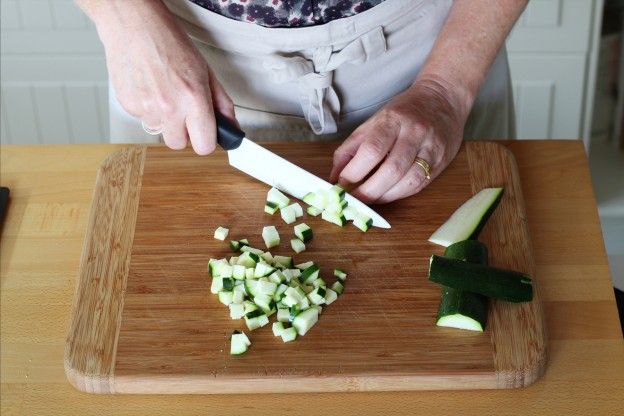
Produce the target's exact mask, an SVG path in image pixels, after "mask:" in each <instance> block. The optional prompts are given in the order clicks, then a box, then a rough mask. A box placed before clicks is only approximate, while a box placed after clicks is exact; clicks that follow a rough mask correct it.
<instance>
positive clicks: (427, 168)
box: [414, 157, 431, 179]
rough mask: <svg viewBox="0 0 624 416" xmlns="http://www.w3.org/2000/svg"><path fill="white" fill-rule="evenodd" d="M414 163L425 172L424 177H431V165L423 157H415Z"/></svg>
mask: <svg viewBox="0 0 624 416" xmlns="http://www.w3.org/2000/svg"><path fill="white" fill-rule="evenodd" d="M414 164H416V165H418V166H420V167H421V168H422V170H423V171H424V172H425V178H427V179H431V165H429V162H427V161H426V160H425V159H422V158H420V157H417V158H416V160H414Z"/></svg>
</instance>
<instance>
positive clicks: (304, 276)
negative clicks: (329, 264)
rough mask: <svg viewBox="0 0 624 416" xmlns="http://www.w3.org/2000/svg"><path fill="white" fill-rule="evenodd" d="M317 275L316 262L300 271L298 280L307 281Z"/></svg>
mask: <svg viewBox="0 0 624 416" xmlns="http://www.w3.org/2000/svg"><path fill="white" fill-rule="evenodd" d="M318 275H319V266H318V265H317V264H312V265H311V266H310V267H308V268H307V269H305V270H303V271H302V272H301V276H299V280H301V281H302V282H303V283H309V282H312V281H314V280H316V278H317V277H318Z"/></svg>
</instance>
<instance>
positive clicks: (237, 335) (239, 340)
mask: <svg viewBox="0 0 624 416" xmlns="http://www.w3.org/2000/svg"><path fill="white" fill-rule="evenodd" d="M250 345H251V341H249V338H247V335H245V333H244V332H241V331H234V332H232V336H231V337H230V355H241V354H244V353H245V352H247V348H248V347H249V346H250Z"/></svg>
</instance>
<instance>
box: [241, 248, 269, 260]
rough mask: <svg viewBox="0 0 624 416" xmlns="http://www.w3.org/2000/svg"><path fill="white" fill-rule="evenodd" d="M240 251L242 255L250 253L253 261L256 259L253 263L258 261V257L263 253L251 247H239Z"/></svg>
mask: <svg viewBox="0 0 624 416" xmlns="http://www.w3.org/2000/svg"><path fill="white" fill-rule="evenodd" d="M240 251H241V252H242V253H251V254H253V255H254V256H255V257H254V259H255V258H256V257H257V259H256V260H255V261H258V260H259V259H260V256H261V255H262V254H263V253H264V251H262V250H260V249H258V248H253V247H251V246H247V245H245V246H241V248H240Z"/></svg>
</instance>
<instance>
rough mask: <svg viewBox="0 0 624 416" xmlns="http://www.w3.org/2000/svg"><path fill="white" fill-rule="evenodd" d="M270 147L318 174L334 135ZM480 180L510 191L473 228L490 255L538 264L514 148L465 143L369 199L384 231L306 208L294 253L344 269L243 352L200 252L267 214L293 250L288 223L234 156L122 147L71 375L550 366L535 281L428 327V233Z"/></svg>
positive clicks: (360, 373) (91, 266) (470, 385)
mask: <svg viewBox="0 0 624 416" xmlns="http://www.w3.org/2000/svg"><path fill="white" fill-rule="evenodd" d="M267 146H268V147H269V148H270V149H272V150H273V151H275V152H277V153H278V154H280V155H283V156H285V157H286V158H288V159H290V160H292V161H293V162H295V163H297V164H299V165H300V166H302V167H304V168H306V169H308V170H309V171H311V172H313V173H315V174H317V175H320V176H325V177H326V176H327V174H328V172H329V169H330V164H331V155H332V152H333V149H334V147H333V145H327V144H319V143H316V144H312V143H311V144H301V143H296V144H295V143H281V144H273V145H267ZM488 186H504V187H505V194H504V196H503V199H502V201H501V203H500V205H499V207H498V208H497V209H496V211H495V213H494V215H493V216H492V217H491V219H490V221H489V222H488V224H487V225H486V227H485V229H484V230H483V233H482V235H481V240H482V241H484V242H485V243H486V244H487V246H488V247H489V249H490V263H491V264H492V265H494V266H499V267H507V268H512V269H516V270H520V271H523V272H527V273H530V274H531V275H534V263H533V257H532V253H531V246H530V239H529V236H528V231H527V224H526V216H525V209H524V202H523V197H522V192H521V188H520V183H519V178H518V173H517V170H516V163H515V160H514V158H513V155H512V154H511V153H510V152H509V151H507V150H506V149H505V148H504V147H502V146H500V145H498V144H494V143H487V142H477V143H467V144H466V145H465V146H464V147H463V148H462V150H461V151H460V153H459V155H458V156H457V158H456V159H455V161H454V162H453V163H452V165H451V166H450V167H449V168H448V169H447V170H446V171H445V172H444V173H443V175H441V176H440V177H439V178H438V179H436V180H435V181H434V183H432V184H431V186H429V187H427V188H426V189H425V190H424V191H422V192H421V193H420V194H418V195H417V196H414V197H412V198H408V199H406V200H402V201H398V202H395V203H392V204H389V205H385V206H379V207H377V208H378V212H379V213H380V214H381V215H383V216H384V217H385V218H386V219H388V220H389V222H390V223H391V224H392V228H391V229H390V230H384V229H378V228H373V229H371V230H370V231H369V232H368V233H362V232H360V231H359V230H357V229H356V228H355V227H353V226H351V225H349V226H346V227H344V228H340V227H337V226H335V225H332V224H329V223H326V222H325V221H322V220H321V219H320V218H314V217H310V216H306V217H305V218H304V221H305V222H306V223H308V224H309V225H310V226H311V227H312V228H313V230H314V240H313V241H312V242H310V243H309V244H308V245H307V247H308V249H307V251H305V252H303V253H301V254H299V255H296V256H295V260H296V261H297V262H304V261H308V260H314V261H316V262H318V263H320V265H321V272H322V275H323V276H331V271H332V270H333V268H335V267H339V268H342V269H344V270H346V271H347V272H348V274H349V277H348V279H347V284H346V290H345V293H344V294H343V295H342V296H341V297H340V298H339V299H338V300H337V301H336V302H335V303H333V304H332V305H330V306H327V307H326V308H324V309H323V313H322V315H321V316H320V319H319V322H318V324H317V325H316V326H314V328H313V329H312V330H311V331H310V332H309V333H308V334H307V335H306V336H305V337H302V338H300V339H298V340H297V341H296V342H292V343H287V344H284V343H282V341H281V339H280V338H276V337H274V336H273V334H272V332H271V328H270V326H266V327H264V328H260V329H258V330H255V331H253V332H251V333H250V338H251V340H252V346H251V347H250V349H249V351H248V352H247V353H246V354H245V355H243V356H236V357H233V356H230V355H229V335H230V334H231V332H232V331H233V330H234V329H245V330H246V328H245V325H244V322H243V321H242V320H239V321H233V320H231V319H230V318H229V312H228V309H227V307H225V306H223V305H222V304H221V303H219V301H218V299H217V298H216V296H214V295H212V294H211V293H210V291H209V288H210V278H209V276H208V274H207V272H206V265H207V262H208V259H209V258H211V257H215V258H222V257H226V256H227V257H230V256H231V255H232V253H231V252H230V251H229V248H228V246H227V244H226V243H223V242H221V241H218V240H215V239H213V232H214V230H215V228H216V227H217V226H225V227H228V228H229V229H230V235H229V237H230V238H236V239H240V238H244V237H247V238H248V239H249V240H250V242H251V243H252V245H254V246H256V247H262V246H263V244H262V239H261V236H260V233H261V230H262V227H263V226H264V225H267V224H273V225H276V226H277V228H278V230H279V232H280V234H281V235H282V241H283V242H282V244H281V246H280V247H279V248H278V249H273V250H271V251H272V252H274V253H277V254H283V255H292V254H293V253H292V250H291V249H290V246H289V244H288V241H289V238H288V236H290V235H291V234H292V225H290V226H289V225H286V224H285V223H284V222H283V221H282V220H281V218H280V216H279V215H278V214H276V215H274V216H270V215H268V214H264V213H263V205H264V201H265V198H266V192H267V190H268V186H266V185H265V184H263V183H260V182H258V181H256V180H254V179H252V178H250V177H247V176H246V175H244V174H242V173H241V172H239V171H237V170H235V169H233V168H230V167H229V165H228V164H227V157H226V154H225V152H223V151H217V153H216V154H215V155H213V156H210V157H198V156H195V155H194V154H193V153H192V152H191V151H182V152H173V151H170V150H168V149H166V148H163V147H130V148H126V149H123V150H121V151H119V152H117V153H115V154H113V155H112V156H111V157H110V158H109V159H108V160H106V162H105V163H104V164H103V166H102V167H101V169H100V171H99V174H98V178H97V183H96V186H95V192H94V196H93V207H92V211H91V217H90V220H89V226H88V229H87V233H86V237H85V243H84V249H83V253H82V259H81V264H80V270H79V274H78V282H77V289H76V297H75V301H74V308H73V313H72V317H71V324H70V329H69V335H68V338H67V347H66V354H65V370H66V373H67V377H68V379H69V381H70V382H71V383H72V384H73V385H74V386H75V387H76V388H78V389H80V390H83V391H87V392H93V393H159V394H162V393H251V392H310V391H328V392H331V391H364V390H432V389H477V388H490V389H494V388H514V387H522V386H526V385H529V384H531V383H532V382H534V381H535V380H536V379H537V378H538V377H539V376H540V375H541V374H542V372H543V369H544V366H545V364H546V335H545V328H544V320H543V316H542V308H541V305H540V301H539V291H537V290H536V293H535V299H534V300H533V301H532V302H531V303H525V304H509V303H504V302H493V303H492V307H491V309H490V315H489V322H488V327H487V330H486V331H485V332H484V333H473V332H468V331H461V330H456V329H449V328H438V327H436V326H435V317H436V312H437V307H438V302H439V298H440V287H439V286H437V285H435V284H433V283H430V282H429V281H428V280H427V267H428V259H429V256H430V255H431V254H432V253H436V254H442V252H443V248H442V247H439V246H436V245H433V244H431V243H428V242H427V238H428V237H429V235H430V234H431V233H432V232H433V231H434V230H435V229H436V228H437V227H438V226H439V225H440V224H442V223H443V222H444V221H445V220H446V219H447V218H448V217H449V215H450V214H451V213H452V212H453V211H454V210H455V209H456V208H457V207H458V206H459V205H460V204H461V203H463V202H464V201H465V200H466V199H468V198H469V197H470V196H471V195H472V194H473V193H475V192H476V191H478V190H480V189H481V188H483V187H488ZM328 280H331V279H328ZM535 286H539V281H536V285H535ZM536 289H537V287H536ZM246 332H247V333H248V334H249V331H247V330H246Z"/></svg>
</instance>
